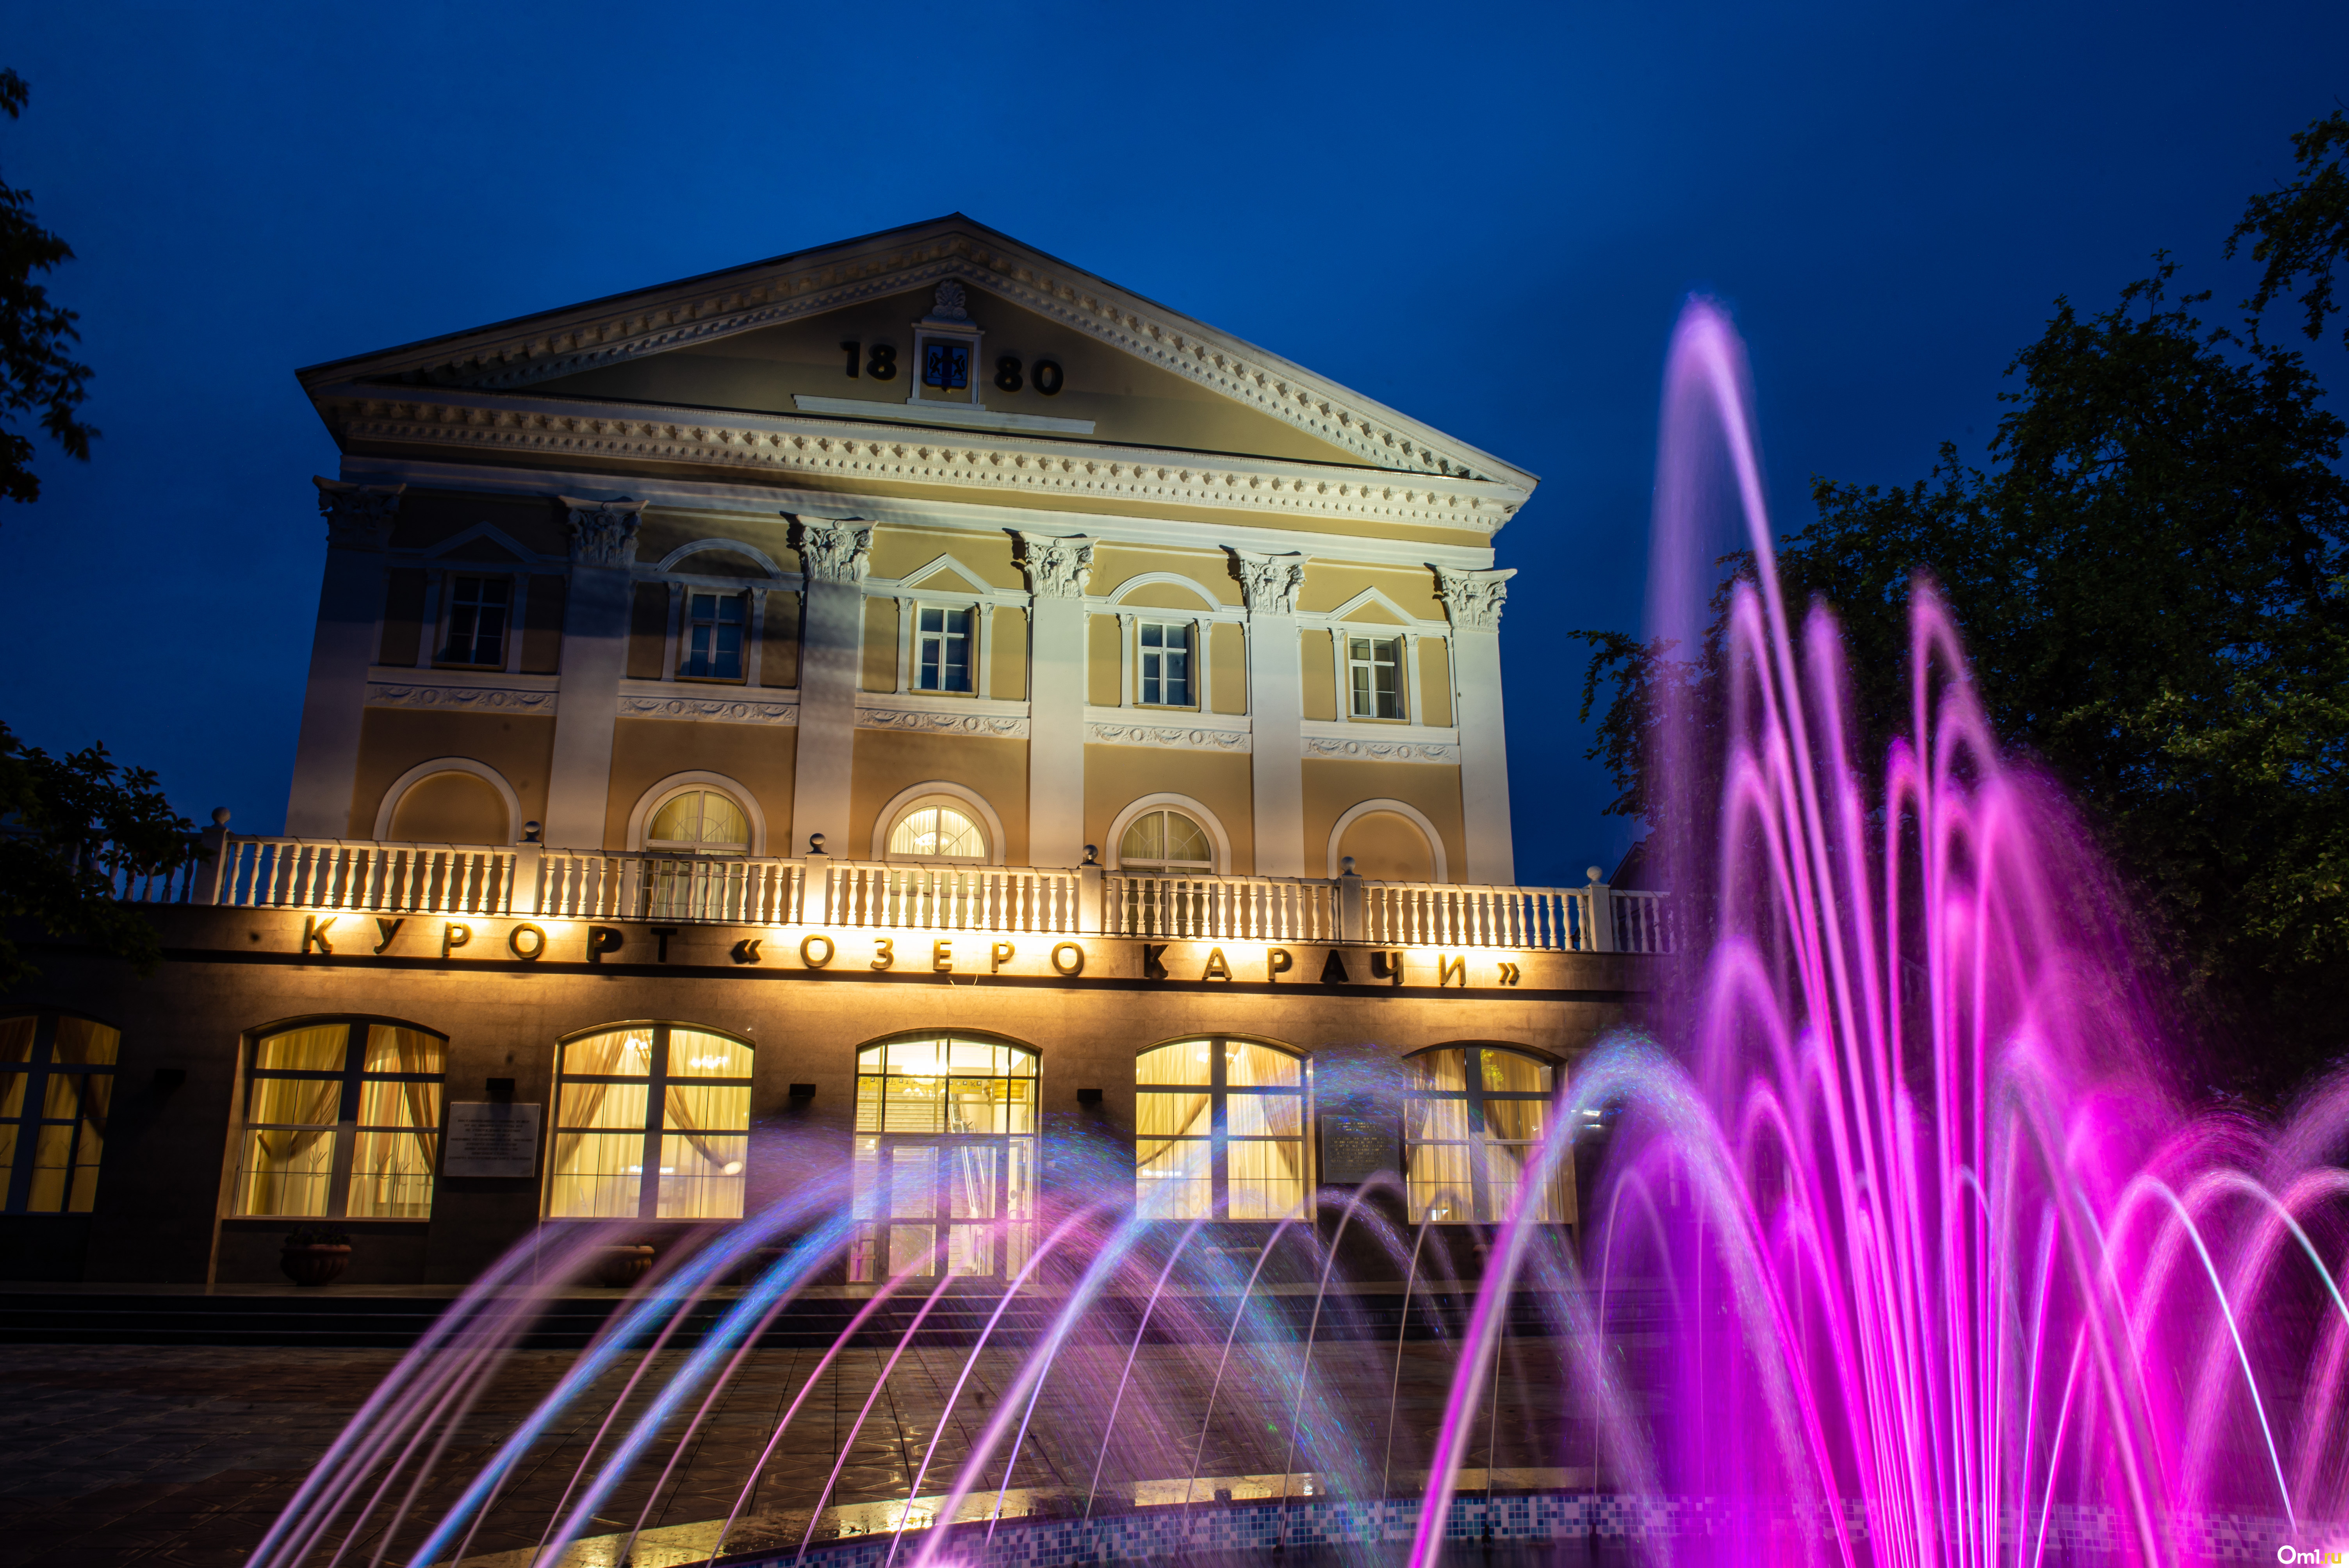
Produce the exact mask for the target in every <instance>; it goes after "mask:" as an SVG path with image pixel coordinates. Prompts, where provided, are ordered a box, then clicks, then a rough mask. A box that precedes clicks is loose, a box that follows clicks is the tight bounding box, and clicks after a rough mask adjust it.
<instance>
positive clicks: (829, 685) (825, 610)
mask: <svg viewBox="0 0 2349 1568" xmlns="http://www.w3.org/2000/svg"><path fill="white" fill-rule="evenodd" d="M783 517H784V519H785V521H788V522H789V523H790V524H791V542H792V549H794V550H796V551H798V552H800V575H801V577H802V579H803V581H804V584H805V593H804V597H803V598H802V606H803V608H802V611H801V624H800V734H799V750H798V753H797V762H796V764H795V768H794V772H793V776H792V841H791V846H790V850H791V852H792V853H801V852H803V851H805V850H806V848H807V844H808V837H809V835H810V834H812V833H822V834H823V836H824V838H825V841H827V842H829V843H831V844H833V846H835V847H841V846H846V845H848V844H849V834H848V826H849V811H850V802H849V786H850V780H851V768H852V764H853V762H854V757H855V750H856V685H857V676H858V666H859V663H860V661H861V659H862V657H863V653H864V588H863V587H862V586H861V584H862V583H864V572H865V558H866V556H867V554H868V553H869V552H871V550H872V548H873V525H872V524H871V523H869V522H865V521H860V520H859V519H856V518H820V517H798V516H794V515H792V513H790V512H785V513H783ZM850 852H852V853H853V852H854V851H850Z"/></svg>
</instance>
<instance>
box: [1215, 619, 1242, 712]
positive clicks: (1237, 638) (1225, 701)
mask: <svg viewBox="0 0 2349 1568" xmlns="http://www.w3.org/2000/svg"><path fill="white" fill-rule="evenodd" d="M1207 671H1208V676H1209V678H1210V683H1211V689H1212V690H1213V692H1214V694H1215V711H1216V712H1217V713H1246V712H1247V710H1248V707H1247V705H1248V690H1247V631H1246V629H1245V628H1243V627H1240V626H1238V625H1236V624H1233V623H1231V622H1229V621H1219V622H1216V623H1215V624H1211V625H1210V626H1208V628H1207Z"/></svg>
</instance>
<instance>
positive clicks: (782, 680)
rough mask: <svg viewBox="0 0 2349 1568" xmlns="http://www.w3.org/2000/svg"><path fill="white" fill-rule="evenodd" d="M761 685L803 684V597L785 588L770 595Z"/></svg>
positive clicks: (763, 630) (761, 657) (763, 631)
mask: <svg viewBox="0 0 2349 1568" xmlns="http://www.w3.org/2000/svg"><path fill="white" fill-rule="evenodd" d="M759 635H760V638H761V643H762V646H761V650H760V653H759V684H760V685H761V686H797V685H799V684H800V596H799V595H798V594H796V593H789V592H787V591H785V590H782V589H777V590H776V591H775V592H773V593H769V594H768V595H767V619H766V624H764V626H762V627H761V630H760V634H759Z"/></svg>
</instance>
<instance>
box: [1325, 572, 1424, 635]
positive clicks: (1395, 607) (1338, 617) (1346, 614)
mask: <svg viewBox="0 0 2349 1568" xmlns="http://www.w3.org/2000/svg"><path fill="white" fill-rule="evenodd" d="M1365 604H1380V605H1383V606H1385V607H1386V609H1387V610H1388V611H1389V612H1390V613H1392V614H1393V615H1394V616H1395V617H1396V621H1395V622H1393V623H1389V622H1385V621H1350V617H1351V616H1352V615H1353V614H1354V613H1355V612H1356V611H1358V610H1360V609H1361V607H1362V606H1363V605H1365ZM1297 624H1299V625H1300V626H1312V625H1330V626H1335V625H1339V624H1354V625H1361V626H1384V625H1389V624H1392V625H1393V628H1394V630H1396V631H1397V632H1417V633H1419V634H1421V635H1423V636H1431V637H1440V636H1443V635H1444V634H1446V633H1448V632H1449V631H1451V630H1452V623H1451V622H1449V621H1447V620H1445V619H1444V618H1443V617H1442V616H1440V615H1439V616H1437V617H1435V618H1434V619H1433V620H1430V619H1426V618H1424V617H1422V616H1419V615H1414V614H1412V613H1411V612H1410V611H1408V610H1406V609H1404V608H1403V607H1402V605H1400V604H1398V603H1395V602H1394V601H1393V600H1392V599H1391V598H1389V597H1388V596H1387V593H1386V591H1385V590H1384V589H1382V588H1380V587H1378V586H1377V585H1376V584H1373V585H1371V587H1368V588H1365V589H1363V590H1362V591H1361V593H1357V594H1355V595H1354V596H1353V597H1352V598H1350V599H1349V600H1347V601H1346V602H1345V603H1342V604H1340V605H1339V606H1338V607H1337V608H1336V609H1334V610H1299V612H1297Z"/></svg>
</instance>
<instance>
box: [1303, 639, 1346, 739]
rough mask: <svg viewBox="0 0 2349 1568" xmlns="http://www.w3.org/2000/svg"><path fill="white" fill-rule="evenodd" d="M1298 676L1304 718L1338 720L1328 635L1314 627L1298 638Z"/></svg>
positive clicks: (1336, 681)
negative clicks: (1303, 701) (1303, 699)
mask: <svg viewBox="0 0 2349 1568" xmlns="http://www.w3.org/2000/svg"><path fill="white" fill-rule="evenodd" d="M1297 656H1298V659H1299V670H1298V674H1299V676H1300V677H1301V679H1302V682H1303V688H1302V689H1303V694H1304V698H1305V717H1308V718H1320V719H1334V718H1336V717H1338V672H1337V667H1336V666H1335V665H1332V664H1331V663H1330V634H1329V633H1328V632H1325V631H1323V630H1321V629H1320V628H1319V627H1318V626H1309V627H1307V628H1306V629H1305V630H1304V631H1303V632H1301V633H1299V634H1298V645H1297Z"/></svg>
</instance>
